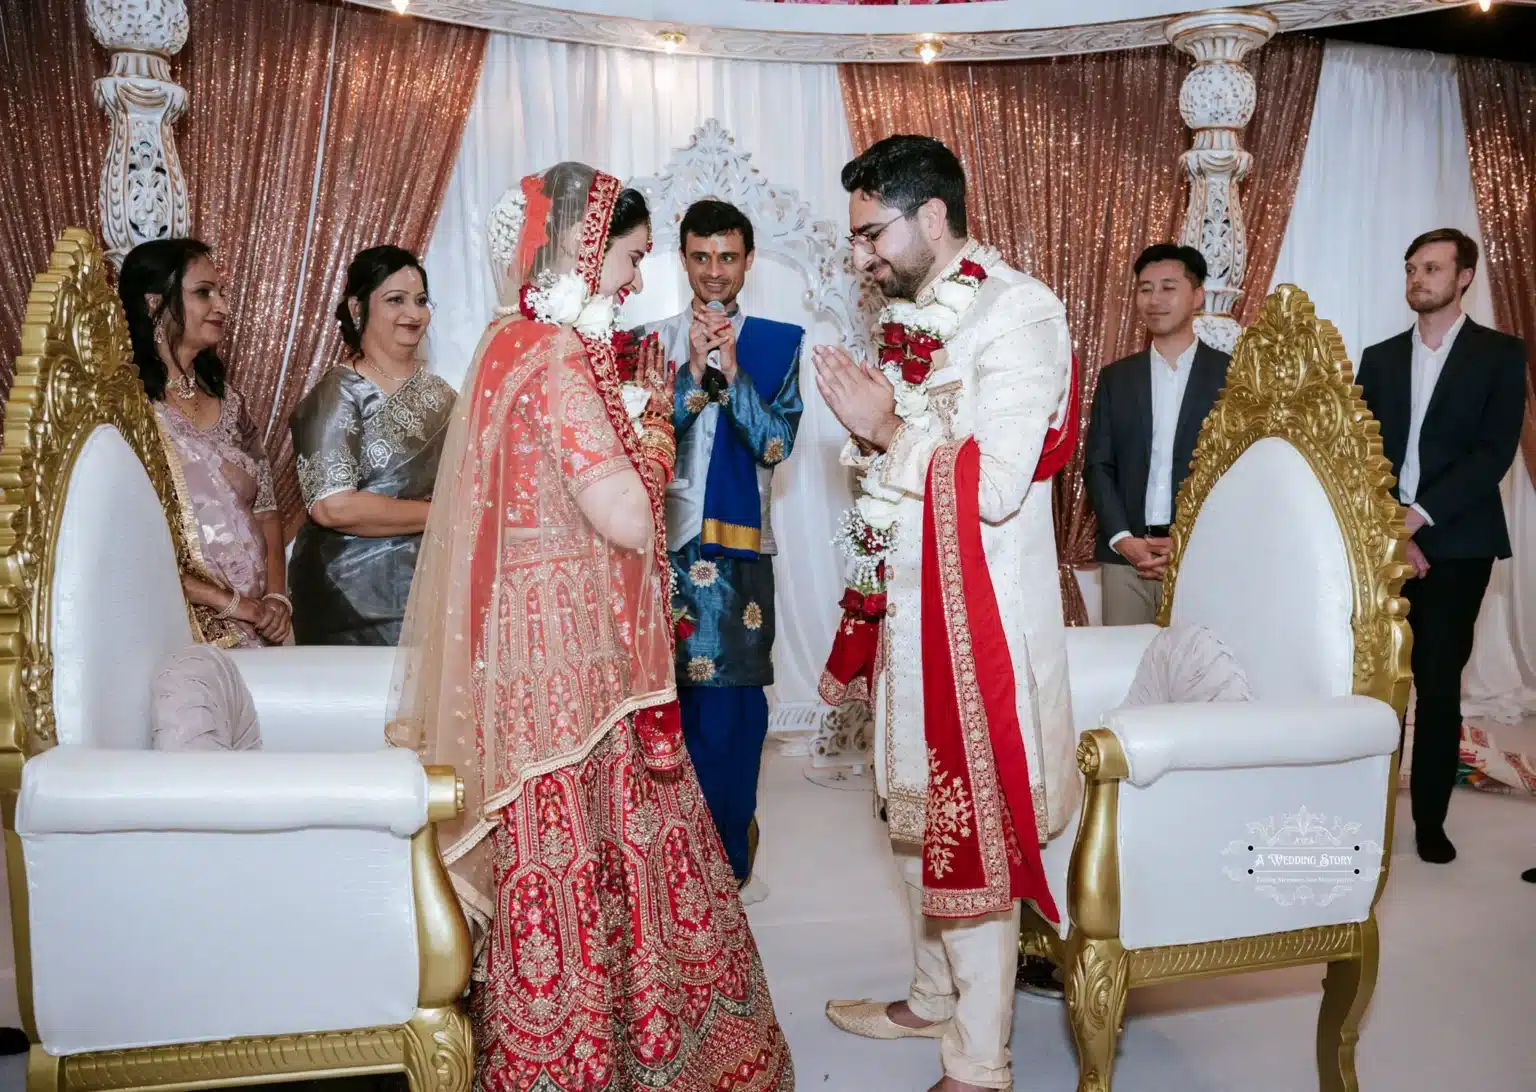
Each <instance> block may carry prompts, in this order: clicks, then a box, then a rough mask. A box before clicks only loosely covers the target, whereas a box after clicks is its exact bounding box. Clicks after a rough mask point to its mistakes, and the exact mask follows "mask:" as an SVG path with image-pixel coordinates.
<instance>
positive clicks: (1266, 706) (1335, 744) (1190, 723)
mask: <svg viewBox="0 0 1536 1092" xmlns="http://www.w3.org/2000/svg"><path fill="white" fill-rule="evenodd" d="M1104 727H1106V728H1108V729H1109V730H1110V731H1111V732H1113V733H1114V734H1115V736H1116V737H1117V738H1118V739H1119V741H1120V746H1121V748H1122V749H1123V750H1124V752H1125V759H1126V766H1127V769H1128V770H1129V774H1128V775H1127V777H1126V780H1127V781H1129V782H1130V783H1131V784H1133V785H1137V786H1143V787H1144V786H1147V785H1150V784H1152V782H1154V781H1156V780H1157V779H1158V778H1160V777H1162V776H1163V775H1164V774H1165V773H1168V772H1169V771H1170V770H1224V769H1242V768H1248V767H1262V766H1318V765H1324V764H1328V763H1335V762H1349V761H1352V760H1354V759H1358V758H1372V757H1379V756H1384V755H1390V754H1392V752H1393V751H1395V750H1397V746H1398V738H1399V735H1400V729H1399V726H1398V722H1397V715H1396V714H1395V713H1394V712H1393V711H1392V707H1391V706H1390V705H1388V704H1387V703H1386V702H1383V701H1378V700H1377V699H1375V698H1367V697H1361V696H1359V695H1354V694H1351V695H1346V696H1344V697H1340V698H1322V699H1319V700H1316V701H1310V702H1269V701H1264V702H1208V703H1206V702H1202V703H1196V704H1184V705H1144V706H1133V707H1130V708H1125V709H1115V710H1111V711H1110V712H1108V713H1106V714H1105V716H1104Z"/></svg>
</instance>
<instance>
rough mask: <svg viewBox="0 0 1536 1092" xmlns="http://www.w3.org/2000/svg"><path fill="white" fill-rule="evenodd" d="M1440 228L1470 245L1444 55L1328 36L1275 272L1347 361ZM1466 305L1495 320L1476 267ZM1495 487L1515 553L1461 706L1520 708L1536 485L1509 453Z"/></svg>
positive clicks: (1534, 630) (1402, 317)
mask: <svg viewBox="0 0 1536 1092" xmlns="http://www.w3.org/2000/svg"><path fill="white" fill-rule="evenodd" d="M1437 227H1456V228H1460V229H1461V230H1462V231H1465V232H1466V233H1467V234H1469V235H1471V236H1472V237H1473V238H1474V239H1477V240H1479V243H1481V233H1480V231H1479V229H1478V221H1477V204H1476V201H1475V200H1474V197H1473V193H1472V178H1471V173H1470V168H1469V166H1468V162H1467V140H1466V132H1465V130H1464V128H1463V126H1462V119H1461V98H1460V93H1459V91H1458V89H1457V85H1456V61H1455V58H1453V57H1447V56H1441V55H1439V54H1433V53H1420V52H1412V51H1408V50H1398V49H1383V48H1379V47H1375V46H1363V45H1350V44H1346V43H1339V42H1329V43H1328V45H1327V48H1326V51H1325V52H1324V54H1323V68H1322V73H1321V75H1320V77H1319V80H1318V88H1317V105H1316V106H1315V107H1314V109H1313V113H1312V126H1311V132H1310V134H1309V135H1308V137H1307V151H1306V158H1305V160H1304V161H1303V162H1302V168H1301V180H1300V183H1299V185H1298V187H1297V192H1296V205H1295V208H1294V209H1293V211H1292V213H1291V220H1290V225H1289V227H1288V229H1287V231H1286V236H1285V241H1284V243H1283V244H1282V246H1281V249H1280V258H1279V261H1278V263H1277V264H1276V267H1275V275H1274V283H1275V284H1285V283H1290V284H1296V285H1299V286H1301V288H1303V289H1304V290H1305V291H1306V292H1307V294H1308V295H1309V296H1310V297H1311V298H1312V302H1313V303H1314V304H1315V305H1316V307H1317V313H1318V314H1319V315H1320V316H1321V317H1323V318H1326V319H1328V320H1329V321H1331V322H1332V323H1333V324H1334V325H1335V326H1337V327H1338V328H1339V332H1340V334H1342V335H1343V337H1344V343H1345V346H1346V347H1347V348H1348V350H1349V355H1350V359H1351V360H1358V359H1359V357H1360V351H1361V350H1362V349H1364V348H1365V347H1366V346H1368V345H1371V344H1374V343H1375V342H1378V341H1381V340H1383V339H1385V338H1387V337H1390V336H1392V335H1393V334H1396V333H1399V332H1400V331H1402V330H1406V329H1407V328H1408V327H1409V326H1410V325H1412V322H1413V313H1412V312H1411V311H1409V310H1408V306H1407V304H1406V303H1405V302H1404V300H1403V276H1402V265H1403V251H1404V249H1405V248H1406V247H1407V245H1408V243H1409V242H1410V241H1412V239H1413V238H1414V237H1415V236H1416V235H1418V234H1419V233H1421V232H1423V231H1427V230H1429V229H1431V228H1437ZM1465 306H1466V309H1467V312H1468V313H1469V314H1470V315H1471V316H1472V318H1474V319H1476V320H1477V321H1478V322H1481V323H1485V324H1491V323H1492V312H1491V309H1490V307H1489V303H1488V294H1487V283H1486V280H1485V278H1484V277H1483V276H1482V275H1481V274H1479V277H1478V279H1477V280H1475V281H1474V282H1473V284H1472V288H1471V290H1470V291H1469V292H1468V293H1467V297H1466V301H1465ZM1504 495H1505V508H1506V511H1507V514H1508V517H1509V522H1510V532H1511V536H1512V537H1513V539H1514V540H1515V550H1514V553H1515V556H1514V558H1513V559H1511V560H1510V561H1503V562H1499V563H1498V564H1497V565H1496V566H1495V567H1494V574H1493V580H1492V583H1491V585H1490V587H1489V591H1488V595H1487V597H1486V598H1485V599H1484V601H1483V612H1482V615H1481V616H1480V618H1479V619H1478V630H1477V643H1476V646H1475V648H1474V650H1473V655H1472V662H1471V664H1470V665H1468V668H1467V672H1466V675H1465V676H1464V679H1463V706H1464V708H1465V711H1466V712H1467V713H1468V714H1469V715H1481V716H1492V717H1496V718H1498V719H1501V720H1518V719H1519V718H1520V717H1521V716H1522V715H1525V714H1528V713H1532V712H1536V677H1533V676H1536V492H1533V490H1532V486H1531V480H1530V477H1529V476H1528V475H1527V474H1526V473H1525V470H1524V467H1523V466H1522V465H1521V463H1520V462H1519V461H1518V460H1517V461H1516V464H1515V466H1514V468H1513V469H1512V471H1511V473H1510V475H1509V476H1508V477H1507V478H1506V479H1505V482H1504Z"/></svg>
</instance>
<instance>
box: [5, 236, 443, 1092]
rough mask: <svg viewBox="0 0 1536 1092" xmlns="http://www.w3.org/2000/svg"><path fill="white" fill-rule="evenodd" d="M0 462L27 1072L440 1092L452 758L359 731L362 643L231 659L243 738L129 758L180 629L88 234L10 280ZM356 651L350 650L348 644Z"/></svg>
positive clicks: (121, 1083)
mask: <svg viewBox="0 0 1536 1092" xmlns="http://www.w3.org/2000/svg"><path fill="white" fill-rule="evenodd" d="M21 342H22V351H21V355H20V356H19V357H18V358H17V362H16V374H15V380H14V384H13V386H12V388H11V393H10V398H9V401H8V403H7V405H6V417H5V421H6V428H5V439H4V448H3V451H0V487H3V490H4V493H3V497H0V630H3V632H4V633H5V634H6V635H7V636H6V637H5V638H4V639H3V641H0V693H3V694H4V700H3V701H0V794H3V796H0V799H3V801H4V809H3V818H4V826H5V852H6V866H7V871H8V880H9V884H8V886H9V893H10V902H11V918H12V929H13V936H14V940H15V951H16V957H17V986H18V995H19V996H18V999H19V1002H20V1009H21V1014H22V1021H23V1024H24V1026H25V1029H26V1031H27V1033H28V1035H29V1036H30V1037H31V1039H32V1042H33V1046H32V1049H31V1054H30V1058H29V1061H28V1087H29V1089H31V1090H33V1092H55V1090H64V1089H82V1090H83V1089H90V1090H108V1089H157V1088H166V1089H169V1088H176V1089H189V1088H197V1087H203V1086H224V1085H234V1084H251V1083H260V1082H265V1081H275V1080H295V1079H301V1078H309V1077H326V1076H340V1075H352V1074H360V1073H387V1072H392V1071H403V1072H405V1073H406V1074H407V1075H408V1077H409V1079H410V1082H411V1085H412V1087H413V1092H467V1090H468V1088H469V1086H470V1079H471V1070H472V1066H473V1052H472V1050H471V1045H470V1037H469V1027H468V1023H467V1021H466V1019H465V1017H464V1015H463V1014H462V1013H461V1011H460V1010H459V1007H458V1005H459V997H460V995H461V994H462V993H463V991H464V988H465V986H466V985H467V982H468V977H469V961H470V948H469V936H468V931H467V928H466V926H465V922H464V918H463V916H462V914H461V913H460V911H459V907H458V903H457V901H456V900H455V898H454V896H453V893H452V890H451V887H450V885H449V882H448V878H447V875H446V873H445V871H444V869H443V867H442V862H441V860H440V858H439V856H438V852H437V840H436V834H435V827H434V823H435V822H437V821H439V820H444V819H449V818H452V817H454V816H456V815H457V814H458V812H459V809H460V807H461V805H462V801H461V795H462V787H461V785H460V784H459V783H458V779H457V778H456V777H455V775H454V772H453V770H451V769H447V768H435V767H432V768H425V769H424V768H423V767H422V766H421V764H420V763H419V761H418V760H417V758H416V756H415V755H414V754H411V753H410V752H407V751H401V750H396V749H391V748H388V747H386V746H385V745H384V737H383V729H384V715H385V708H384V706H385V702H386V701H387V695H388V690H389V675H388V672H389V666H388V661H387V659H385V660H381V659H380V658H379V657H378V656H377V655H367V654H363V655H359V654H357V653H356V651H355V650H345V649H274V650H263V651H258V652H242V653H238V654H236V659H237V661H238V662H239V665H240V669H241V671H242V673H243V674H244V676H245V678H246V681H247V683H248V685H249V687H250V690H251V693H252V697H253V698H254V700H255V704H256V707H257V712H258V716H259V719H260V723H261V730H262V734H263V744H264V749H263V750H261V751H255V752H242V753H209V752H163V751H154V750H152V749H151V748H150V721H149V704H150V680H151V676H152V672H153V671H154V670H155V668H156V666H157V664H158V663H159V661H160V660H161V658H162V657H163V656H164V655H165V654H167V653H169V652H172V651H174V650H176V649H178V648H182V647H185V646H186V645H188V644H190V643H192V641H193V634H192V629H191V626H190V623H189V618H188V611H187V608H186V605H185V602H184V600H183V597H182V592H181V585H180V580H179V576H178V567H177V556H178V554H177V551H178V546H179V535H180V527H181V523H180V520H179V518H178V515H179V514H178V512H177V511H176V503H175V494H174V491H173V490H172V488H171V482H170V477H169V474H170V470H169V467H168V465H167V463H166V458H165V454H164V450H163V448H162V446H161V442H160V439H159V436H158V431H157V426H156V423H155V418H154V413H153V410H152V409H151V407H150V403H149V402H148V400H147V399H146V398H145V396H144V393H143V390H142V388H141V387H140V385H139V381H138V375H137V372H136V371H135V370H134V368H133V366H132V363H131V357H130V356H129V352H128V339H127V334H126V329H125V327H124V324H123V319H122V312H121V308H120V307H119V304H118V301H117V298H116V295H115V294H114V293H113V292H112V291H111V290H110V289H109V288H108V287H107V283H106V280H105V279H104V276H103V259H102V256H101V253H100V252H99V250H98V249H97V247H96V245H95V243H94V241H93V240H92V238H91V236H90V234H89V233H88V232H85V231H80V230H71V231H67V232H65V233H64V235H63V236H62V238H61V239H60V242H59V244H58V246H57V247H56V248H55V250H54V252H53V256H52V259H51V261H50V263H49V268H48V271H47V272H45V273H43V274H41V275H40V276H39V277H38V278H37V280H36V281H35V282H34V285H33V288H32V293H31V296H30V298H29V300H28V304H27V313H26V321H25V325H24V326H23V328H22V338H21ZM365 651H366V650H365Z"/></svg>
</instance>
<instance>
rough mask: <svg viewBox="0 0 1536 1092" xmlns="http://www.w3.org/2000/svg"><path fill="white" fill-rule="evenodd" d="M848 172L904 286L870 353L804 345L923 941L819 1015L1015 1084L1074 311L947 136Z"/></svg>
mask: <svg viewBox="0 0 1536 1092" xmlns="http://www.w3.org/2000/svg"><path fill="white" fill-rule="evenodd" d="M842 182H843V187H844V189H846V190H847V191H848V193H849V194H850V199H849V220H850V224H851V227H852V229H853V230H852V233H851V234H850V236H849V241H850V242H851V244H852V246H853V252H854V261H855V264H856V265H857V266H858V268H859V269H860V270H861V271H862V272H864V273H867V274H868V275H869V276H870V277H871V278H873V280H874V281H875V282H876V284H878V285H879V287H880V289H881V290H882V291H883V292H884V294H885V295H886V296H887V297H888V298H889V299H891V300H893V301H897V302H895V303H893V305H892V306H891V307H890V308H888V309H887V311H886V313H885V314H884V315H882V318H881V323H882V324H881V328H880V344H881V349H880V365H879V366H876V365H873V364H871V363H869V362H866V361H856V360H854V359H852V358H851V357H850V356H849V355H848V354H847V353H846V352H844V351H843V350H841V349H835V348H825V347H819V348H817V349H816V350H815V351H814V358H815V364H816V383H817V388H818V389H819V390H820V391H821V394H822V397H823V398H824V399H825V400H826V402H827V405H828V406H829V407H830V408H831V410H832V412H833V413H834V414H836V416H837V418H838V420H839V421H841V422H842V424H843V426H844V427H845V428H847V429H848V431H849V432H850V433H851V434H852V436H851V439H850V440H849V442H848V444H847V446H846V447H845V448H844V454H843V458H844V462H845V463H846V464H847V465H850V466H853V467H855V468H857V469H859V470H860V471H862V477H861V479H860V493H861V496H860V502H859V507H858V510H859V511H860V513H861V514H863V515H866V516H867V517H869V519H868V522H869V523H870V525H871V526H874V527H876V528H877V529H878V527H879V525H880V524H886V525H887V526H888V527H889V530H888V532H887V534H888V537H889V545H888V546H887V547H886V548H885V551H884V555H883V557H882V558H881V563H882V565H883V570H882V572H883V582H884V593H883V595H882V594H880V593H879V592H878V591H876V592H874V593H872V594H871V593H870V591H869V589H868V587H867V586H866V587H865V588H864V589H863V592H862V595H863V596H864V597H863V598H862V601H861V602H856V601H857V600H860V597H861V592H860V591H858V590H850V592H849V594H848V595H846V596H845V597H844V606H845V610H846V611H847V612H848V613H847V614H845V624H844V626H842V627H840V633H843V632H846V633H850V634H851V633H854V632H856V631H857V630H858V629H859V627H860V626H861V625H862V624H863V623H864V621H865V620H866V619H869V618H875V617H878V618H879V622H878V625H879V634H878V651H877V652H876V653H875V654H874V657H873V661H872V664H873V679H872V683H873V685H872V697H873V707H874V710H875V728H876V759H875V777H876V789H877V792H878V793H879V795H880V797H881V799H882V800H883V801H884V803H885V810H886V814H887V816H888V819H889V823H890V837H891V843H892V851H893V853H894V854H895V857H896V861H897V865H898V868H899V870H900V872H901V874H902V878H903V880H904V881H905V884H906V888H907V892H908V902H909V909H910V912H911V923H912V938H913V948H914V957H915V959H914V966H913V972H912V985H911V989H910V992H909V993H908V995H907V997H906V998H905V999H904V1000H900V1001H896V1002H893V1003H890V1004H886V1003H884V1002H870V1001H860V1002H845V1001H833V1002H830V1003H829V1004H828V1006H827V1016H828V1018H829V1019H830V1020H831V1021H832V1022H833V1023H834V1024H836V1025H837V1026H838V1027H840V1028H842V1029H843V1030H845V1031H849V1032H852V1033H854V1034H856V1035H864V1036H868V1037H870V1038H875V1039H896V1038H903V1037H908V1036H919V1037H924V1038H930V1039H939V1040H941V1055H942V1058H943V1065H944V1079H943V1080H941V1081H940V1082H939V1083H938V1084H937V1085H935V1086H934V1089H935V1090H946V1092H953V1090H959V1089H983V1088H1012V1087H1013V1073H1012V1063H1011V1058H1010V1053H1009V1040H1010V1038H1011V1036H1012V1031H1013V997H1014V971H1015V968H1016V966H1017V962H1018V925H1019V900H1021V899H1030V900H1033V901H1034V902H1035V904H1036V905H1037V906H1038V907H1039V908H1040V910H1041V912H1042V913H1044V914H1045V915H1046V916H1047V917H1051V918H1053V919H1054V918H1055V916H1056V909H1055V906H1054V904H1053V903H1052V900H1051V896H1050V892H1049V890H1048V889H1047V888H1046V885H1045V881H1044V873H1043V870H1042V869H1041V867H1040V851H1039V847H1040V844H1041V843H1043V842H1044V841H1045V840H1046V838H1047V837H1048V836H1049V835H1051V834H1053V833H1057V832H1060V831H1061V830H1062V829H1063V828H1064V827H1065V826H1066V824H1067V821H1068V818H1069V816H1071V815H1072V814H1073V812H1074V811H1075V809H1076V807H1077V804H1078V799H1079V794H1080V792H1081V788H1080V785H1079V781H1078V775H1077V769H1076V766H1075V764H1074V746H1075V742H1076V741H1075V738H1074V733H1073V732H1072V727H1071V710H1070V707H1069V701H1068V691H1067V658H1066V639H1065V630H1064V628H1063V622H1062V612H1061V592H1060V585H1059V583H1058V578H1057V564H1056V543H1055V537H1054V534H1053V532H1052V527H1051V491H1050V482H1049V478H1050V476H1051V474H1052V473H1054V472H1055V471H1056V470H1057V469H1059V468H1060V466H1061V465H1062V463H1064V462H1065V458H1066V456H1069V455H1070V454H1071V450H1072V447H1073V441H1074V439H1075V432H1074V429H1073V427H1072V426H1073V423H1074V422H1075V420H1076V418H1077V412H1076V399H1075V397H1074V395H1073V391H1074V387H1075V382H1074V377H1073V376H1072V370H1073V369H1072V351H1071V345H1070V342H1069V338H1068V334H1067V323H1066V315H1065V310H1064V308H1063V307H1062V304H1061V302H1060V301H1059V300H1058V299H1057V298H1056V297H1055V296H1054V295H1052V293H1051V291H1050V289H1048V288H1046V287H1045V285H1043V284H1041V283H1040V282H1039V281H1037V280H1035V279H1034V278H1033V277H1029V276H1026V275H1025V274H1023V273H1020V272H1018V271H1017V270H1014V269H1011V268H1009V267H1008V266H1007V265H1006V264H1005V263H1004V262H1003V261H1002V259H1001V258H1000V257H999V256H998V255H997V253H996V252H995V251H992V250H990V249H987V248H984V247H982V246H980V245H979V244H977V243H976V242H975V241H974V240H972V239H971V238H969V236H968V234H967V222H966V206H965V190H966V183H965V174H964V172H963V170H962V169H961V166H960V163H959V161H958V160H957V159H956V158H955V156H954V154H953V153H951V152H950V150H949V149H948V148H946V147H945V146H944V145H943V144H941V143H939V142H938V141H936V140H931V139H929V138H927V137H917V136H894V137H890V138H888V139H886V140H882V141H881V142H879V143H878V144H876V145H874V146H873V147H871V148H870V149H868V150H867V151H866V152H864V154H863V155H861V156H859V157H858V158H857V159H855V160H853V162H851V163H849V164H848V165H847V166H846V167H844V168H843V176H842ZM905 301H910V302H905ZM876 537H878V536H876ZM866 541H869V539H868V538H866ZM850 597H851V598H850ZM872 600H873V601H874V604H875V605H874V606H873V607H872V606H871V605H870V604H871V601H872ZM882 611H883V615H882V614H881V612H882ZM859 612H862V614H860V613H859ZM855 615H858V616H857V617H855ZM840 640H841V638H840ZM919 649H920V650H921V653H920V655H919V654H918V650H919ZM839 651H840V650H839V649H837V648H834V652H833V658H832V660H831V661H829V665H828V671H829V673H833V672H835V671H836V670H837V666H836V665H837V664H838V663H839V662H842V663H847V662H849V661H848V659H847V657H846V655H844V656H843V657H842V659H841V661H840V659H839ZM840 681H841V682H847V679H846V677H844V678H842V679H841V680H840ZM824 692H825V690H824Z"/></svg>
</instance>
